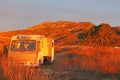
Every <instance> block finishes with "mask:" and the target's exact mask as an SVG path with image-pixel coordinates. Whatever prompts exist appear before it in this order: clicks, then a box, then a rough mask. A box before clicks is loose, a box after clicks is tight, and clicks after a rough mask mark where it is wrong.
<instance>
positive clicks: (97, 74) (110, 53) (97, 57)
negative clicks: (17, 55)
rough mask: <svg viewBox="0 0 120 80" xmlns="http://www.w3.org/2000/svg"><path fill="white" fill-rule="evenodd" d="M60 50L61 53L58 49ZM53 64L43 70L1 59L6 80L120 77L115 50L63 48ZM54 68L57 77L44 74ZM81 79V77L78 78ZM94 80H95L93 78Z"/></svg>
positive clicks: (119, 58)
mask: <svg viewBox="0 0 120 80" xmlns="http://www.w3.org/2000/svg"><path fill="white" fill-rule="evenodd" d="M58 51H59V50H58ZM61 52H62V53H59V54H60V55H58V56H57V57H56V58H55V62H54V63H53V64H50V65H47V67H46V66H44V65H43V66H41V67H39V68H33V67H25V66H21V65H12V64H11V63H10V60H7V59H6V58H5V57H3V58H0V63H1V69H2V74H3V77H4V80H64V79H65V78H66V79H67V78H70V79H71V80H76V79H86V76H88V77H87V79H88V80H92V79H94V80H105V79H103V75H105V77H106V75H107V76H108V75H110V76H109V78H110V79H109V80H119V79H120V77H118V78H117V79H116V78H115V77H116V75H119V74H120V55H119V54H120V49H119V48H113V47H101V48H100V47H81V48H80V47H79V48H73V47H72V48H68V49H62V51H61ZM46 68H47V69H53V70H55V72H53V74H46V73H45V74H42V73H41V71H42V72H44V71H43V70H44V69H46ZM78 76H80V77H78ZM91 76H92V77H91ZM90 78H91V79H90Z"/></svg>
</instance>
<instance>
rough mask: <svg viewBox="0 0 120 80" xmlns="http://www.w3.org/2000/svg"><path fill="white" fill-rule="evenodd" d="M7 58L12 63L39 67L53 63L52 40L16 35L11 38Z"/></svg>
mask: <svg viewBox="0 0 120 80" xmlns="http://www.w3.org/2000/svg"><path fill="white" fill-rule="evenodd" d="M8 58H9V59H11V61H12V62H13V63H17V64H18V63H20V64H24V65H30V66H31V65H32V66H39V65H40V64H43V63H44V62H45V61H48V62H51V63H52V62H53V61H54V40H53V39H52V38H48V37H45V36H43V35H16V36H13V37H12V38H11V43H10V48H9V53H8Z"/></svg>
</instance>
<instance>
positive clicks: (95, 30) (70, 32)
mask: <svg viewBox="0 0 120 80" xmlns="http://www.w3.org/2000/svg"><path fill="white" fill-rule="evenodd" d="M119 31H120V29H119V28H118V27H114V28H113V27H111V26H110V25H109V24H106V23H101V24H100V25H98V26H96V25H95V24H93V23H92V22H72V21H57V22H51V21H46V22H43V23H41V24H38V25H35V26H32V27H28V28H27V29H24V30H15V31H9V32H2V33H0V36H5V37H8V38H11V37H12V36H14V35H20V34H38V35H45V36H47V37H52V38H53V39H54V40H55V45H61V46H64V45H90V46H96V45H97V46H120V42H119V40H120V35H119V34H118V32H119ZM0 40H1V43H3V42H4V43H9V42H10V40H8V39H7V38H6V39H2V38H0Z"/></svg>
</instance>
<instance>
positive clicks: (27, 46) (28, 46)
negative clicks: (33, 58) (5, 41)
mask: <svg viewBox="0 0 120 80" xmlns="http://www.w3.org/2000/svg"><path fill="white" fill-rule="evenodd" d="M35 49H36V41H35V40H14V41H12V43H11V47H10V50H11V51H34V50H35Z"/></svg>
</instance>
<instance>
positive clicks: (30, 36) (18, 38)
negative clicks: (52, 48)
mask: <svg viewBox="0 0 120 80" xmlns="http://www.w3.org/2000/svg"><path fill="white" fill-rule="evenodd" d="M43 37H45V36H44V35H15V36H13V37H12V40H20V39H22V40H24V39H28V40H39V39H40V38H43Z"/></svg>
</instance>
